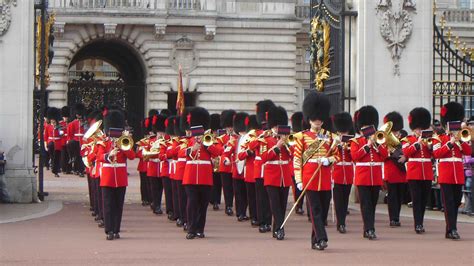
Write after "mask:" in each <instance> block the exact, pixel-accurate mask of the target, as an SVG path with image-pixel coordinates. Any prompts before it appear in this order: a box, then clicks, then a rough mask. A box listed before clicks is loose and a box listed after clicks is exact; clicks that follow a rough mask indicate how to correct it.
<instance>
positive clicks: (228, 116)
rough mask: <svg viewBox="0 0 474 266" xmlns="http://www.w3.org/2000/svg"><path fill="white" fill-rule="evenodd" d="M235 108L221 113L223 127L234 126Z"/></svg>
mask: <svg viewBox="0 0 474 266" xmlns="http://www.w3.org/2000/svg"><path fill="white" fill-rule="evenodd" d="M235 113H236V112H235V111H234V110H224V111H222V113H221V128H227V127H232V126H233V124H234V115H235Z"/></svg>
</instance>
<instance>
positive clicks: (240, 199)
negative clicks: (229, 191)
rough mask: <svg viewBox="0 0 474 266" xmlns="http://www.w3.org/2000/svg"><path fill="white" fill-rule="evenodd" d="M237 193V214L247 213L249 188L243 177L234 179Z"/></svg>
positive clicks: (243, 214) (235, 192) (244, 214)
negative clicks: (246, 186) (247, 188)
mask: <svg viewBox="0 0 474 266" xmlns="http://www.w3.org/2000/svg"><path fill="white" fill-rule="evenodd" d="M232 181H233V183H234V194H235V216H237V217H239V216H246V215H247V205H248V203H247V190H246V188H245V182H244V180H243V179H233V180H232Z"/></svg>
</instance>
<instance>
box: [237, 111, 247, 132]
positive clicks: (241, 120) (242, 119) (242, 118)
mask: <svg viewBox="0 0 474 266" xmlns="http://www.w3.org/2000/svg"><path fill="white" fill-rule="evenodd" d="M249 122H250V120H249V114H247V113H245V112H239V113H236V114H235V115H234V132H235V133H240V132H246V131H247V126H248V124H249Z"/></svg>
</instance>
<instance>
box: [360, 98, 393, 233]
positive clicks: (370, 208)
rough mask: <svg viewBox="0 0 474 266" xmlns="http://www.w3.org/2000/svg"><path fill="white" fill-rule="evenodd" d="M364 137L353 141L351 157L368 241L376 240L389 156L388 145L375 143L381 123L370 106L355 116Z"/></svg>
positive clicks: (363, 108)
mask: <svg viewBox="0 0 474 266" xmlns="http://www.w3.org/2000/svg"><path fill="white" fill-rule="evenodd" d="M354 118H355V119H354V120H355V123H356V128H357V130H358V131H359V132H360V133H361V136H359V137H357V138H354V139H352V140H351V156H352V160H354V162H355V163H356V168H355V182H354V184H355V185H356V186H357V190H358V192H359V200H360V209H361V213H362V220H363V221H364V234H363V236H364V237H365V238H368V239H369V240H373V239H376V238H377V236H376V235H375V209H376V206H377V201H378V199H379V192H380V188H381V186H382V184H383V181H382V172H383V162H384V161H385V160H386V159H387V157H388V149H387V147H386V146H385V144H383V143H382V144H378V143H377V142H376V141H375V137H374V133H375V131H376V128H377V126H378V124H379V114H378V112H377V110H376V109H375V108H374V107H373V106H371V105H367V106H363V107H361V108H360V109H359V110H358V111H357V113H356V114H355V115H354Z"/></svg>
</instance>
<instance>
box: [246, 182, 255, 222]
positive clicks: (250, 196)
mask: <svg viewBox="0 0 474 266" xmlns="http://www.w3.org/2000/svg"><path fill="white" fill-rule="evenodd" d="M245 187H246V190H247V202H248V204H249V215H250V219H251V220H252V221H256V220H257V198H256V195H255V183H250V182H245Z"/></svg>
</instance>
